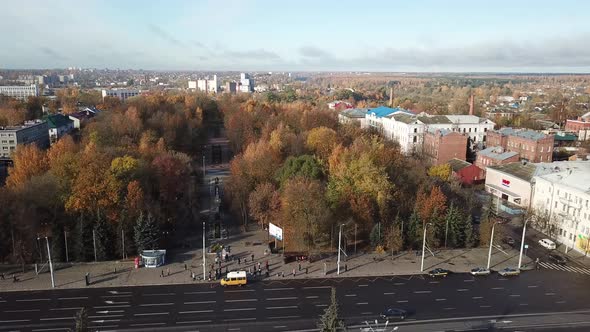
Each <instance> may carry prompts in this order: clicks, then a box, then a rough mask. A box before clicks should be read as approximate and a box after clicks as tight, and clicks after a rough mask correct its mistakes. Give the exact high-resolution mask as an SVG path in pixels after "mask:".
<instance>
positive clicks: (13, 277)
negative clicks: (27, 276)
mask: <svg viewBox="0 0 590 332" xmlns="http://www.w3.org/2000/svg"><path fill="white" fill-rule="evenodd" d="M12 282H18V278H17V277H16V274H13V275H12Z"/></svg>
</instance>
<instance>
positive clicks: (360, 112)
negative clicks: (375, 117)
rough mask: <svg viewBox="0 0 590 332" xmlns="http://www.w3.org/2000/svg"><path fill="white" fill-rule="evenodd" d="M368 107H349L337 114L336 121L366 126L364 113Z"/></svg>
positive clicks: (365, 113)
mask: <svg viewBox="0 0 590 332" xmlns="http://www.w3.org/2000/svg"><path fill="white" fill-rule="evenodd" d="M368 111H369V109H368V108H349V109H346V110H343V111H342V112H340V113H339V114H338V122H340V123H342V124H350V123H358V124H359V125H360V127H361V128H366V127H367V119H366V115H367V112H368Z"/></svg>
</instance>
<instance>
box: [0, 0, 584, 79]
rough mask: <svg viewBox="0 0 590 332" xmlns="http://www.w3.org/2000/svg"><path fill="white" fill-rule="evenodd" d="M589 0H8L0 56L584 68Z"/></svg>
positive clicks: (207, 65) (18, 63)
mask: <svg viewBox="0 0 590 332" xmlns="http://www.w3.org/2000/svg"><path fill="white" fill-rule="evenodd" d="M588 13H590V1H580V0H578V1H569V0H560V1H542V0H537V1H524V0H523V1H519V0H512V1H502V0H495V1H459V0H456V1H453V0H446V1H444V0H440V1H434V0H430V1H427V0H423V1H420V0H415V1H409V0H406V1H397V0H382V1H376V0H357V1H350V0H338V1H337V0H332V1H329V0H315V1H308V0H299V1H277V0H274V1H266V0H264V1H263V0H247V1H246V0H193V1H156V0H143V1H125V0H118V1H115V0H102V1H95V0H83V1H74V0H71V1H70V0H53V1H33V0H19V1H9V2H8V1H7V2H6V3H3V4H2V10H1V11H0V29H1V30H0V31H4V32H6V31H8V32H10V31H14V33H8V34H2V35H0V45H2V47H1V48H0V68H58V67H59V68H61V67H69V66H76V67H96V68H121V69H123V68H133V69H139V68H142V69H161V70H169V69H174V70H269V71H279V70H281V71H282V70H288V71H298V70H310V71H317V70H322V71H324V70H326V71H518V72H525V71H526V72H556V71H559V72H590V43H589V41H590V19H589V17H590V16H589V14H588Z"/></svg>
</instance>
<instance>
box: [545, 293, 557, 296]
mask: <svg viewBox="0 0 590 332" xmlns="http://www.w3.org/2000/svg"><path fill="white" fill-rule="evenodd" d="M545 295H546V296H553V295H555V293H545Z"/></svg>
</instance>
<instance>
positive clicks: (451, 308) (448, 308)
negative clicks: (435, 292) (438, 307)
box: [443, 307, 455, 310]
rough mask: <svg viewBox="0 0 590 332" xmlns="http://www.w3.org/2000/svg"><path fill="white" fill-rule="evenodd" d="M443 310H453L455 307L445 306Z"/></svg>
mask: <svg viewBox="0 0 590 332" xmlns="http://www.w3.org/2000/svg"><path fill="white" fill-rule="evenodd" d="M443 310H455V308H453V307H447V308H443Z"/></svg>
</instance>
